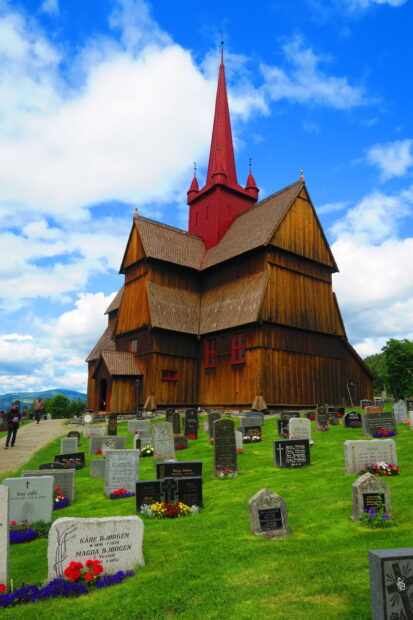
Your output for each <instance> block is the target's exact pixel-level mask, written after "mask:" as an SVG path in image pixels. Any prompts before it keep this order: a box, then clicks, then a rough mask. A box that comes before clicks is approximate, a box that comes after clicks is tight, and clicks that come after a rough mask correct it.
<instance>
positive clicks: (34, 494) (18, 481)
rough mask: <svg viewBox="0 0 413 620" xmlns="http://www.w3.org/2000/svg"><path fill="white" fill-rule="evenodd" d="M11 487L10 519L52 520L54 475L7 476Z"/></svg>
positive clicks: (6, 482) (5, 481)
mask: <svg viewBox="0 0 413 620" xmlns="http://www.w3.org/2000/svg"><path fill="white" fill-rule="evenodd" d="M3 484H5V485H6V486H8V487H9V489H10V521H29V523H32V522H33V521H39V520H42V521H51V520H52V511H53V489H54V478H53V476H50V475H49V476H39V477H32V478H6V479H5V480H3Z"/></svg>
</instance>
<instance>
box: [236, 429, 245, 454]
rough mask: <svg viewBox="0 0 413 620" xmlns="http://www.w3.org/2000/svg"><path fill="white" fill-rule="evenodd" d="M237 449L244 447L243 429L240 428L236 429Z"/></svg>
mask: <svg viewBox="0 0 413 620" xmlns="http://www.w3.org/2000/svg"><path fill="white" fill-rule="evenodd" d="M235 449H236V451H237V452H239V451H240V450H243V449H244V446H243V443H242V431H240V429H239V428H236V429H235Z"/></svg>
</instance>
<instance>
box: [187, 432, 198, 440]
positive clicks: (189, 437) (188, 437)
mask: <svg viewBox="0 0 413 620" xmlns="http://www.w3.org/2000/svg"><path fill="white" fill-rule="evenodd" d="M186 438H187V439H196V435H195V433H189V434H188V435H186Z"/></svg>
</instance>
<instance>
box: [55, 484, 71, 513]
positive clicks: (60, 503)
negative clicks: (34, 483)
mask: <svg viewBox="0 0 413 620" xmlns="http://www.w3.org/2000/svg"><path fill="white" fill-rule="evenodd" d="M68 506H69V499H68V498H67V497H66V496H65V495H63V493H62V492H61V490H60V487H59V485H57V486H56V487H55V490H54V499H53V510H60V509H61V508H67V507H68Z"/></svg>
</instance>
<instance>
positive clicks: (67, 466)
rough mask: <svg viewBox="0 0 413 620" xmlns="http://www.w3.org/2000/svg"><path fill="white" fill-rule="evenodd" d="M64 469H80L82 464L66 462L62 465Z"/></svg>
mask: <svg viewBox="0 0 413 620" xmlns="http://www.w3.org/2000/svg"><path fill="white" fill-rule="evenodd" d="M63 467H64V468H65V469H82V464H81V463H78V462H76V461H66V462H65V463H63Z"/></svg>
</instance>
